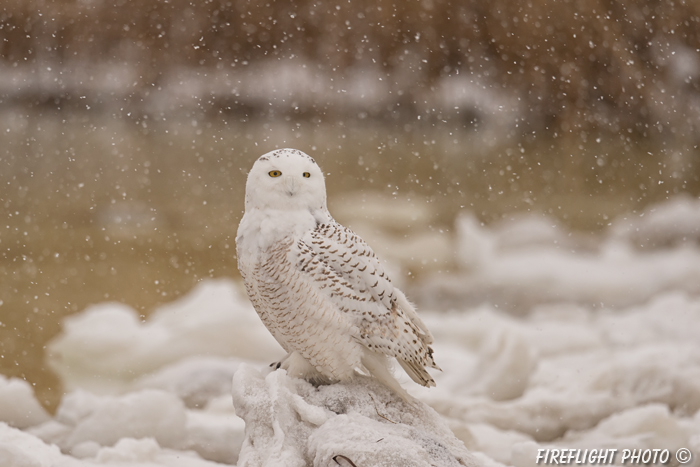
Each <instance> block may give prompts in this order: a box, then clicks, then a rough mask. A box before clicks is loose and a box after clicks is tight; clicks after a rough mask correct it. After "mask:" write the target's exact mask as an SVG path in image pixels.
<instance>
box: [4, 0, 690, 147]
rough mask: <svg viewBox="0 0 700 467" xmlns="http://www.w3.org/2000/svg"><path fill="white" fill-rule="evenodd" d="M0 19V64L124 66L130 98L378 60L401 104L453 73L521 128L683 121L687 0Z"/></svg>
mask: <svg viewBox="0 0 700 467" xmlns="http://www.w3.org/2000/svg"><path fill="white" fill-rule="evenodd" d="M0 25H1V27H0V38H1V40H0V57H1V59H2V61H3V62H4V64H5V66H11V67H21V66H23V65H31V66H33V67H37V66H42V65H44V64H49V66H50V65H51V64H54V65H55V64H60V65H61V66H64V67H78V66H82V65H83V64H99V63H117V64H118V63H128V64H129V65H131V66H134V67H136V69H137V70H138V72H137V75H138V80H137V82H134V83H131V85H132V86H133V88H134V92H135V93H136V94H139V93H140V92H143V90H144V89H147V88H149V87H152V86H158V85H159V83H160V82H161V81H162V80H163V79H164V78H166V77H167V76H168V74H169V73H171V72H172V70H174V69H182V68H190V69H196V70H198V71H199V72H201V74H206V73H207V70H210V71H213V70H219V71H221V70H224V71H230V72H231V73H235V72H236V70H240V68H241V67H245V66H247V65H249V64H254V63H256V62H263V61H266V60H267V61H269V60H271V59H272V60H275V59H285V60H286V59H292V58H296V59H298V60H300V61H302V62H303V63H305V64H310V66H312V67H314V68H315V69H316V70H317V71H318V70H320V71H321V72H325V73H327V74H330V75H331V76H342V75H343V74H344V73H346V72H348V70H351V69H355V70H356V69H365V68H372V69H378V70H380V72H381V75H383V76H385V79H387V80H388V82H389V83H390V89H391V90H392V92H394V93H395V94H396V95H397V97H396V99H395V100H394V101H392V102H393V104H392V105H397V104H401V105H403V107H402V109H403V110H405V111H408V112H409V113H410V112H413V113H416V112H417V113H420V112H422V111H423V110H421V109H423V108H424V107H420V106H418V107H416V103H417V102H416V101H417V100H420V99H421V98H422V97H423V96H425V94H426V89H427V90H430V89H431V86H435V85H436V83H437V82H438V81H439V80H441V79H443V78H445V77H450V76H455V75H460V76H467V77H470V78H471V79H473V80H474V81H475V82H476V83H478V84H479V85H480V86H484V87H487V88H490V90H491V91H492V92H493V91H494V90H495V92H496V93H500V94H506V95H512V96H515V97H516V98H517V99H519V106H518V107H519V110H520V112H519V115H520V117H519V118H520V119H521V120H522V123H521V125H519V127H520V128H521V129H523V130H531V129H543V128H548V129H550V130H552V131H559V132H567V131H573V130H575V129H586V130H595V129H603V130H607V131H612V132H620V131H622V130H624V131H625V132H627V131H631V132H634V133H636V134H638V135H651V134H659V133H661V134H668V133H669V132H671V131H682V132H683V133H685V134H691V133H692V132H693V130H695V129H696V128H695V125H697V124H696V123H693V122H694V121H696V120H697V117H698V109H697V107H698V106H699V104H698V102H699V101H700V97H699V96H700V2H695V1H682V0H641V1H640V0H619V1H609V0H567V1H553V0H550V1H546V0H529V1H517V2H514V1H511V0H491V1H489V2H481V1H478V2H477V1H474V0H470V1H469V0H468V1H455V0H452V1H451V0H422V1H413V0H411V1H397V0H372V1H369V0H360V1H352V2H349V1H344V2H340V1H339V2H320V1H314V0H299V1H294V2H292V1H273V0H269V1H267V2H265V1H260V2H248V1H243V0H210V1H202V2H193V1H188V0H156V1H145V0H114V1H110V2H107V1H102V0H55V1H51V0H7V1H5V2H4V6H3V7H1V8H0ZM244 97H245V96H244ZM243 101H244V99H242V100H241V102H239V103H240V104H241V105H242V104H244V102H243ZM427 107H428V108H430V102H428V103H427ZM669 109H672V110H669ZM317 110H318V109H317ZM674 129H675V130H674Z"/></svg>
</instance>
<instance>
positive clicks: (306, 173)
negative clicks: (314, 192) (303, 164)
mask: <svg viewBox="0 0 700 467" xmlns="http://www.w3.org/2000/svg"><path fill="white" fill-rule="evenodd" d="M302 175H303V176H304V178H309V177H310V176H311V174H310V173H309V172H304V173H303V174H302Z"/></svg>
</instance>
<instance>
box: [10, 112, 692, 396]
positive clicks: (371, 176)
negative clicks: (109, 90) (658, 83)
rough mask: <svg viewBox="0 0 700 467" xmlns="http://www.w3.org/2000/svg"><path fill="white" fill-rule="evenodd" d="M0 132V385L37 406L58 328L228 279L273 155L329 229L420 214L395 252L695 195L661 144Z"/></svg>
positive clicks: (32, 125)
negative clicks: (319, 178)
mask: <svg viewBox="0 0 700 467" xmlns="http://www.w3.org/2000/svg"><path fill="white" fill-rule="evenodd" d="M0 130H2V136H1V137H0V138H1V139H0V143H2V147H1V148H0V171H1V173H0V203H2V206H3V212H4V213H5V216H3V220H4V222H3V225H1V226H0V227H1V228H2V229H3V233H2V235H1V236H0V251H2V255H1V256H0V303H1V304H0V322H1V324H0V372H2V373H3V374H6V375H9V376H18V377H21V378H24V379H26V380H28V381H30V382H31V383H32V384H33V385H35V389H36V391H37V395H38V397H39V399H40V400H41V401H42V403H44V404H45V405H46V406H47V407H50V408H52V407H55V404H56V403H57V402H58V400H59V399H60V397H61V394H62V393H61V391H62V390H61V388H60V385H59V384H58V381H57V379H56V377H55V376H54V375H53V374H52V373H51V371H50V370H49V369H48V368H47V366H46V365H45V363H44V345H45V343H46V342H47V341H48V340H49V339H50V338H51V337H52V336H54V335H55V334H56V333H57V332H58V331H59V329H60V322H61V318H62V317H64V316H66V315H67V314H70V313H74V312H77V311H79V310H82V309H84V308H85V307H86V306H87V305H88V304H90V303H96V302H103V301H109V300H113V301H118V302H123V303H126V304H128V305H130V306H132V307H134V308H135V309H137V310H138V311H139V312H140V313H142V315H143V317H144V318H145V317H146V316H147V314H148V313H149V311H150V310H152V309H153V308H154V307H155V306H157V305H159V304H162V303H165V302H168V301H171V300H173V299H174V298H175V297H177V296H180V295H182V294H184V293H186V292H187V291H189V290H190V289H191V288H192V287H193V286H194V285H195V284H196V283H197V282H198V281H200V280H201V279H202V278H208V277H237V275H238V273H237V270H236V260H235V254H234V251H235V242H234V239H235V232H236V228H237V226H238V222H239V219H240V216H241V215H242V209H243V194H244V186H245V177H246V172H247V170H248V168H249V167H250V166H251V165H252V163H253V161H254V160H255V159H256V158H257V157H258V156H260V155H261V154H263V153H265V152H267V151H269V150H272V149H274V148H277V147H281V146H286V147H295V148H298V149H301V150H303V151H306V152H308V153H309V154H311V155H312V156H313V157H315V158H316V160H317V162H318V163H319V165H321V167H322V168H323V170H324V172H325V173H327V174H328V175H327V184H328V195H329V206H330V209H331V211H332V212H335V211H337V212H338V215H337V217H338V220H339V221H341V222H344V223H349V224H350V225H352V224H353V222H355V221H358V220H360V221H361V220H363V216H364V217H365V218H367V219H364V220H367V221H368V222H370V223H372V222H378V221H379V220H380V219H377V218H376V216H377V215H376V214H371V213H370V211H371V210H362V209H361V208H362V207H367V206H364V204H363V203H374V204H376V205H380V206H381V207H384V208H386V209H388V210H392V208H393V207H395V206H398V205H399V204H401V203H403V204H401V205H405V204H406V202H408V203H409V206H411V205H412V206H415V207H417V208H425V211H426V212H427V213H428V214H427V215H426V216H424V217H421V218H418V219H417V220H411V219H410V218H408V217H407V218H406V219H404V220H401V219H402V218H400V217H399V218H397V220H396V221H395V222H394V223H393V224H391V223H390V224H388V225H387V224H386V223H384V225H383V227H382V228H383V229H384V230H386V232H387V233H388V234H389V235H394V236H397V237H402V236H410V235H411V234H412V232H415V231H416V229H428V230H437V229H440V230H445V231H449V230H450V229H451V227H452V222H453V220H454V218H455V216H456V215H457V214H458V213H459V212H460V211H461V210H469V211H472V212H474V213H476V215H477V216H478V217H479V218H480V219H481V220H483V221H484V222H487V223H488V222H492V221H494V220H497V219H500V218H501V217H503V216H507V215H508V214H509V213H512V212H516V211H523V210H525V211H532V212H545V213H549V214H551V215H553V216H556V217H557V218H559V219H560V220H561V221H562V222H563V223H565V224H567V225H568V226H570V227H573V228H576V229H583V230H589V231H596V230H598V229H600V228H602V227H604V226H605V225H607V223H608V221H609V219H611V218H612V217H613V216H615V215H617V214H619V213H622V212H628V211H634V210H639V209H641V208H643V207H644V206H646V205H647V204H649V203H650V202H654V201H658V200H660V199H664V198H666V197H668V196H671V195H673V194H675V193H681V192H690V193H694V194H697V193H698V192H699V189H698V187H699V185H700V183H699V182H698V170H697V167H696V166H695V165H693V164H697V163H696V162H694V160H695V159H697V156H698V154H697V149H691V150H681V151H674V152H673V153H672V154H671V150H670V149H668V148H667V147H666V146H665V145H664V144H661V143H659V144H658V145H656V146H655V147H650V145H648V144H645V143H635V142H630V141H629V140H626V139H619V140H614V141H596V140H595V139H594V138H591V137H588V138H586V137H583V138H582V137H581V136H580V135H579V136H576V137H569V138H534V137H532V136H530V137H521V136H518V137H517V138H516V137H508V136H506V135H502V137H499V138H493V139H487V138H486V137H485V136H484V135H480V134H479V133H475V132H474V131H472V130H470V129H465V128H453V127H448V126H443V125H441V124H440V123H439V122H438V123H420V124H419V123H416V122H399V123H391V124H388V123H387V124H383V125H377V124H376V123H375V124H372V123H367V122H359V121H352V122H350V121H349V122H342V121H333V122H330V121H329V122H325V121H323V120H321V119H318V118H315V119H312V120H310V121H291V120H290V121H284V120H283V121H279V122H248V121H237V120H236V119H234V118H230V117H226V116H220V117H217V118H211V117H209V118H206V119H204V118H199V117H197V116H189V117H188V116H181V117H179V118H178V119H177V120H169V121H164V120H160V121H155V120H153V119H148V118H147V117H144V116H140V117H135V116H131V115H128V114H125V115H122V114H114V115H101V114H100V115H95V114H91V113H87V112H70V113H69V112H64V113H61V112H54V111H41V110H36V111H32V112H29V113H27V112H26V110H23V111H22V112H15V111H12V110H7V111H5V112H4V113H3V114H1V115H0ZM358 194H361V196H360V195H358ZM369 195H371V196H369ZM363 199H364V200H365V201H363ZM368 200H371V201H368ZM411 203H413V204H411ZM371 212H375V213H376V212H377V211H376V210H374V211H371ZM372 216H375V217H372ZM379 216H381V214H379ZM417 223H421V224H422V225H417ZM411 267H413V268H414V270H411ZM436 267H437V268H445V269H446V270H449V267H450V265H449V264H432V265H423V266H421V267H418V268H416V267H414V266H410V267H409V268H408V269H409V271H408V272H409V273H411V276H413V277H418V278H420V275H421V273H422V272H424V271H422V270H421V269H423V268H436Z"/></svg>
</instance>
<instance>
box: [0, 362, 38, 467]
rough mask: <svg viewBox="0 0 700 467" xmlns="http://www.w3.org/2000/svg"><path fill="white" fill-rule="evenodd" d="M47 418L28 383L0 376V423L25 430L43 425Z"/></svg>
mask: <svg viewBox="0 0 700 467" xmlns="http://www.w3.org/2000/svg"><path fill="white" fill-rule="evenodd" d="M49 418H50V417H49V414H48V413H47V412H46V410H44V408H43V407H42V406H41V404H39V402H38V401H37V400H36V398H34V391H33V390H32V387H31V386H30V385H29V383H27V382H26V381H23V380H21V379H17V378H9V379H8V378H6V377H5V376H3V375H0V422H5V423H7V424H8V425H10V426H13V427H15V428H27V427H30V426H34V425H38V424H40V423H44V422H46V421H47V420H49ZM0 465H9V464H2V463H0Z"/></svg>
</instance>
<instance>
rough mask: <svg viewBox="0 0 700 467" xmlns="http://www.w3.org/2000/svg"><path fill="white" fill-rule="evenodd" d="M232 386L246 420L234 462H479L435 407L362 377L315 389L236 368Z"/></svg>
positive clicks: (280, 373)
mask: <svg viewBox="0 0 700 467" xmlns="http://www.w3.org/2000/svg"><path fill="white" fill-rule="evenodd" d="M233 387H234V391H233V403H234V405H235V407H236V412H237V413H238V414H239V415H240V416H241V417H242V418H243V419H244V420H245V422H246V439H245V441H244V443H243V447H242V449H241V460H240V462H239V465H241V466H250V467H253V466H262V465H267V466H305V465H312V464H313V465H332V461H333V460H334V459H336V458H338V457H339V456H340V457H344V458H346V459H348V460H350V461H351V462H352V463H353V464H348V465H363V466H370V465H372V466H383V465H386V466H389V465H405V466H426V467H427V466H431V465H443V466H460V465H469V466H472V465H479V464H478V462H477V460H476V459H474V458H473V456H472V455H471V454H470V453H469V452H468V451H467V450H466V449H465V448H464V446H463V445H462V443H460V442H459V441H458V440H457V438H455V436H454V435H453V434H452V433H451V432H450V430H449V428H448V427H447V425H445V422H444V421H443V420H442V419H441V418H440V417H439V416H438V414H437V413H435V411H434V410H432V409H431V408H429V407H428V406H427V405H425V404H422V403H419V402H416V403H415V404H409V403H406V402H405V401H403V400H401V399H400V398H399V397H397V395H396V394H395V393H393V392H392V391H390V390H389V389H387V388H386V387H384V386H382V385H381V384H380V383H378V382H377V381H376V380H373V379H371V378H369V377H364V376H363V377H358V378H357V379H356V380H354V381H350V382H348V383H342V384H334V385H329V386H324V387H319V388H318V389H317V388H315V387H314V386H312V385H311V384H309V383H307V382H306V381H303V380H300V379H296V378H290V377H288V376H287V375H286V373H285V372H284V371H275V372H270V373H269V374H267V375H266V376H264V375H263V374H262V373H261V372H260V371H258V370H256V369H254V368H252V367H249V366H243V367H241V368H240V369H239V370H238V371H237V372H236V375H235V376H234V380H233ZM336 462H337V461H336Z"/></svg>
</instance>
